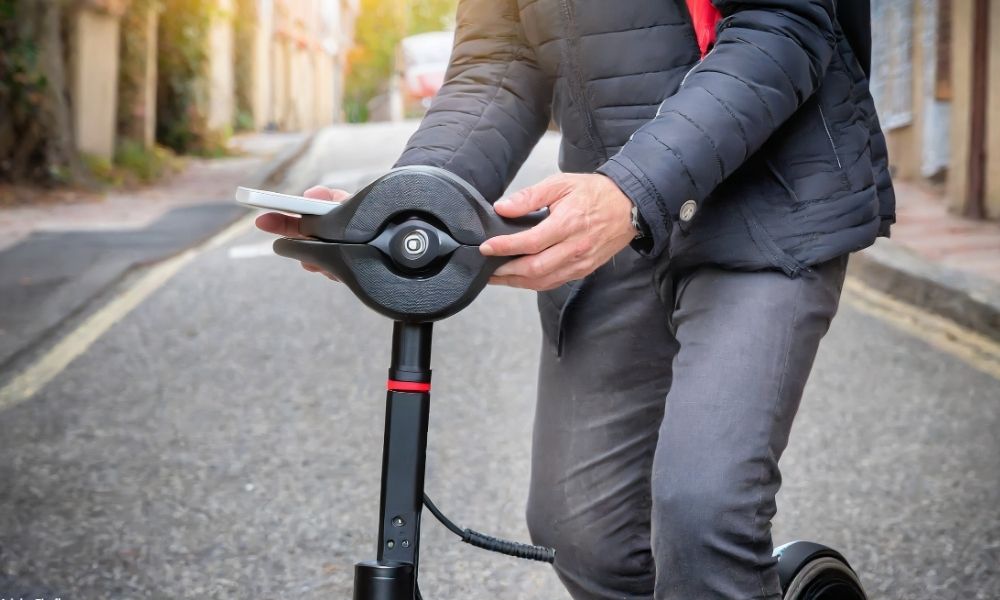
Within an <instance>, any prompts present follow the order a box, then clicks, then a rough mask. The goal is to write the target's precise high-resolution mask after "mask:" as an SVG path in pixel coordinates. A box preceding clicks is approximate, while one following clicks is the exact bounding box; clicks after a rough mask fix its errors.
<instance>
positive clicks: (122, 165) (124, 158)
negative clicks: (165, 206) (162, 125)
mask: <svg viewBox="0 0 1000 600" xmlns="http://www.w3.org/2000/svg"><path fill="white" fill-rule="evenodd" d="M180 165H181V160H180V159H179V158H178V157H177V155H175V154H174V153H173V152H172V151H171V150H170V149H169V148H165V147H163V146H155V145H154V146H153V147H152V148H146V146H145V145H144V144H142V143H141V142H138V141H135V140H125V141H123V142H121V143H120V144H118V148H117V149H116V151H115V167H116V168H117V170H118V171H119V172H122V173H123V179H124V180H125V181H126V182H133V181H134V182H138V183H152V182H154V181H156V180H157V179H160V178H161V177H163V176H164V175H169V174H170V173H173V172H175V171H177V170H178V169H179V168H180Z"/></svg>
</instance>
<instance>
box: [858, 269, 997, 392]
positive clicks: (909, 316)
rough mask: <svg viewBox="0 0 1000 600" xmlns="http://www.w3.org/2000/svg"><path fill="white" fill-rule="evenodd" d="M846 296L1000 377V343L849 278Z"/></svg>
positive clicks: (862, 308) (870, 312)
mask: <svg viewBox="0 0 1000 600" xmlns="http://www.w3.org/2000/svg"><path fill="white" fill-rule="evenodd" d="M844 299H845V300H847V302H848V303H849V304H850V305H851V306H852V307H853V308H856V309H857V310H859V311H861V312H863V313H865V314H868V315H871V316H873V317H876V318H878V319H881V320H883V321H887V322H888V323H889V324H891V325H893V326H895V327H896V328H898V329H901V330H903V331H904V332H906V333H908V334H910V335H912V336H914V337H916V338H919V339H921V340H923V341H925V342H927V343H928V344H930V345H931V346H934V347H935V348H937V349H938V350H941V351H943V352H947V353H948V354H951V355H952V356H955V357H956V358H959V359H961V360H962V361H964V362H966V363H968V364H969V365H972V366H973V367H975V368H977V369H979V370H980V371H982V372H984V373H986V374H988V375H992V376H993V377H995V378H997V379H1000V343H997V342H996V341H994V340H992V339H990V338H987V337H986V336H983V335H980V334H979V333H976V332H975V331H973V330H971V329H967V328H965V327H962V326H961V325H959V324H957V323H955V322H954V321H951V320H948V319H946V318H944V317H940V316H938V315H935V314H931V313H929V312H927V311H925V310H923V309H920V308H917V307H916V306H913V305H911V304H907V303H905V302H902V301H900V300H896V299H895V298H893V297H891V296H889V295H888V294H886V293H884V292H880V291H878V290H876V289H874V288H871V287H868V286H867V285H865V284H864V283H862V282H861V281H859V280H858V279H856V278H853V277H849V278H848V279H847V282H846V283H845V284H844Z"/></svg>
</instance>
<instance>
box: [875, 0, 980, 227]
mask: <svg viewBox="0 0 1000 600" xmlns="http://www.w3.org/2000/svg"><path fill="white" fill-rule="evenodd" d="M872 21H873V28H872V30H873V40H872V41H873V52H872V93H873V95H874V96H875V100H876V105H877V106H878V110H879V116H880V118H881V119H882V124H883V127H884V129H885V130H886V138H887V140H888V144H889V159H890V163H891V166H892V169H893V172H894V176H895V177H896V178H898V179H900V180H905V181H920V182H924V183H927V184H930V185H934V186H936V187H938V188H939V189H940V190H941V192H942V193H943V194H944V195H945V196H946V197H947V201H948V203H949V208H950V209H951V210H952V211H953V212H955V213H958V214H962V215H965V216H969V217H973V218H978V219H1000V0H872ZM900 201H901V202H905V201H906V199H905V198H901V199H900Z"/></svg>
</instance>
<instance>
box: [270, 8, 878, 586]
mask: <svg viewBox="0 0 1000 600" xmlns="http://www.w3.org/2000/svg"><path fill="white" fill-rule="evenodd" d="M706 2H707V0H703V1H702V2H700V3H699V2H698V0H689V1H688V2H682V1H680V0H676V1H664V2H648V1H643V0H622V1H619V2H582V1H574V0H461V1H460V3H459V7H458V14H457V27H456V34H455V46H454V50H453V54H452V56H451V61H450V65H449V68H448V71H447V75H446V82H445V84H444V85H443V87H442V88H441V90H440V92H439V93H438V95H437V97H436V98H435V99H434V101H433V103H432V105H431V107H430V109H429V111H428V113H427V114H426V116H425V117H424V118H423V121H422V123H421V124H420V127H419V129H418V130H417V131H416V133H415V134H414V135H413V136H412V138H411V139H410V140H409V143H408V144H407V146H406V148H405V150H404V152H403V153H402V156H401V157H400V159H399V161H398V163H397V165H433V166H437V167H441V168H444V169H447V170H449V171H451V172H453V173H455V174H457V175H459V176H460V177H462V178H464V179H465V180H467V181H469V182H470V183H472V184H473V185H474V186H475V187H476V188H477V189H478V190H479V191H480V192H482V193H483V194H484V196H486V197H487V198H488V199H491V200H495V199H497V198H499V197H500V196H501V195H502V194H503V193H504V190H505V189H506V187H507V185H508V184H509V183H510V181H511V179H512V178H513V176H514V174H515V173H516V172H517V170H518V168H519V167H520V166H521V164H522V163H523V162H524V160H525V159H526V157H527V156H528V153H529V151H530V150H531V149H532V147H533V146H534V145H535V143H536V142H537V140H538V139H539V138H540V136H541V135H542V134H543V133H544V132H545V130H546V128H547V127H548V125H549V122H550V118H554V120H555V122H556V123H557V124H558V126H559V128H560V130H561V132H562V141H561V149H560V167H561V170H562V171H563V172H562V173H560V174H558V175H555V176H552V177H549V178H548V179H545V180H544V181H542V182H541V183H538V184H536V185H532V186H530V187H527V188H525V189H522V190H520V191H517V192H515V193H513V194H512V195H510V196H509V197H507V198H505V199H502V200H499V201H497V202H496V204H495V210H496V211H497V213H499V214H500V215H502V216H505V217H516V216H518V215H523V214H526V213H528V212H530V211H533V210H536V209H539V208H541V207H548V208H549V211H550V216H549V217H548V218H547V219H546V220H544V221H543V222H542V223H541V224H539V225H537V226H535V227H534V228H532V229H530V230H528V231H525V232H522V233H518V234H515V235H509V236H501V237H497V238H494V239H491V240H489V241H487V242H486V243H485V244H483V245H482V247H481V251H482V252H483V253H484V254H487V255H508V256H518V257H519V258H516V259H515V260H512V261H510V262H508V263H506V264H505V265H504V266H502V267H501V268H499V269H498V270H497V271H496V273H495V275H494V276H493V278H492V282H493V283H495V284H500V285H509V286H514V287H519V288H527V289H532V290H538V291H539V294H538V305H539V311H540V315H541V321H542V325H543V327H542V329H543V334H544V340H543V348H542V353H541V365H540V374H539V385H538V401H537V409H536V415H535V426H534V433H533V448H532V470H531V481H530V493H529V498H528V508H527V518H528V526H529V530H530V532H531V535H532V539H533V541H534V542H535V543H538V544H543V545H547V546H552V547H554V548H555V549H556V550H557V558H556V562H555V568H556V571H557V573H558V575H559V577H560V578H561V580H562V582H563V583H564V584H565V586H566V588H567V589H568V591H569V593H570V595H571V596H572V597H573V598H576V599H591V598H650V597H652V598H657V599H678V600H693V599H699V600H701V599H707V598H732V599H741V600H745V599H748V598H755V599H759V598H766V599H773V598H780V596H781V590H780V586H779V582H778V577H777V573H776V568H775V565H776V559H775V558H773V557H772V541H771V535H770V526H771V520H772V518H773V517H774V515H775V513H776V510H777V509H776V503H775V494H776V493H777V491H778V488H779V485H780V483H781V474H780V471H779V468H778V459H779V458H780V457H781V454H782V451H783V450H784V449H785V447H786V445H787V443H788V439H789V433H790V430H791V426H792V421H793V418H794V416H795V413H796V411H797V409H798V406H799V401H800V398H801V396H802V393H803V388H804V386H805V383H806V379H807V377H808V375H809V372H810V369H811V368H812V364H813V359H814V357H815V355H816V352H817V348H818V345H819V343H820V339H821V338H822V337H823V335H824V334H825V332H826V331H827V328H828V326H829V324H830V321H831V319H832V318H833V317H834V314H835V312H836V311H837V305H838V301H839V297H840V292H841V286H842V283H843V280H844V273H845V268H846V264H847V255H848V254H849V253H850V252H852V251H855V250H858V249H860V248H863V247H865V246H868V245H870V244H871V243H872V242H873V241H874V240H875V239H876V237H877V236H879V235H887V234H888V229H889V225H890V224H891V223H892V222H893V221H894V216H893V215H894V200H893V191H892V185H891V182H890V178H889V171H888V167H887V157H886V145H885V140H884V137H883V135H882V133H881V130H880V126H879V123H878V119H877V117H876V114H875V109H874V105H873V102H872V98H871V95H870V93H869V89H868V69H869V65H868V62H869V60H870V59H869V56H870V44H871V42H870V36H871V34H870V13H869V7H868V4H867V2H866V1H855V2H836V1H835V0H739V1H736V0H713V1H712V3H711V5H710V6H707V7H706V6H705V3H706ZM698 4H700V6H696V5H698ZM706 9H708V11H707V13H706ZM713 13H715V14H713ZM705 14H708V15H709V17H711V18H712V20H711V21H710V25H709V27H708V28H707V29H708V31H709V33H710V35H709V38H710V39H707V40H706V36H705V35H704V29H705V28H704V27H702V28H701V29H698V30H696V28H695V26H694V25H696V24H693V23H692V20H691V16H692V15H696V16H698V17H699V18H704V15H705ZM702 23H703V22H702ZM713 25H714V26H713ZM706 42H707V43H706ZM700 44H701V45H705V46H707V45H711V49H710V50H709V49H708V48H707V47H706V48H705V50H709V51H708V52H707V54H704V56H703V52H702V47H700ZM308 195H310V197H314V198H323V199H329V200H338V199H342V198H344V197H346V193H345V192H342V191H338V190H330V189H326V188H314V189H312V190H310V191H309V193H308ZM258 225H259V227H260V228H262V229H264V230H266V231H270V232H273V233H279V234H284V235H295V234H296V233H297V224H296V221H295V219H293V218H292V217H283V216H280V215H277V214H269V215H264V216H262V217H260V219H259V221H258ZM306 268H308V269H311V270H316V267H315V266H309V265H306Z"/></svg>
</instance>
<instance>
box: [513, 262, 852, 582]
mask: <svg viewBox="0 0 1000 600" xmlns="http://www.w3.org/2000/svg"><path fill="white" fill-rule="evenodd" d="M846 266H847V257H846V256H844V257H840V258H837V259H834V260H831V261H829V262H826V263H823V264H821V265H818V266H816V267H813V268H812V269H811V270H809V271H806V272H804V273H803V274H801V275H800V276H799V277H797V278H795V279H791V278H788V277H786V276H785V275H784V274H782V273H780V272H770V271H758V272H737V271H727V270H723V269H719V268H714V267H700V268H697V269H694V270H692V271H689V272H687V273H683V274H673V273H670V272H669V271H668V272H666V273H665V274H662V276H660V277H658V279H659V281H658V282H654V281H653V279H654V277H653V273H654V265H653V263H651V262H650V261H648V260H647V259H644V258H641V257H639V256H638V255H636V254H635V253H634V252H632V251H631V250H629V249H626V250H625V251H624V252H622V253H621V254H619V255H618V256H616V257H615V259H614V260H613V261H611V262H609V263H608V264H606V265H605V266H603V267H601V268H600V269H599V270H598V271H596V272H595V273H594V274H593V275H591V276H590V277H588V278H587V279H586V280H584V282H583V283H582V287H580V289H578V290H576V292H575V293H573V294H569V296H570V300H569V302H566V297H567V294H566V293H565V292H566V290H562V292H559V291H557V292H555V293H544V294H540V296H539V306H540V312H541V316H542V325H543V330H544V331H545V332H546V335H545V340H544V343H543V349H542V357H541V367H540V374H539V386H538V404H537V408H536V414H535V425H534V432H533V440H532V444H533V447H532V471H531V487H530V494H529V499H528V512H527V517H528V527H529V530H530V532H531V536H532V539H533V541H534V542H535V543H537V544H543V545H547V546H552V547H554V548H555V549H556V551H557V558H556V562H555V569H556V572H557V573H558V575H559V577H560V579H561V580H562V581H563V583H564V584H565V586H566V588H567V589H568V590H569V593H570V595H571V596H572V597H573V598H574V599H576V600H583V599H592V598H595V599H596V598H602V599H603V598H656V599H657V600H668V599H674V600H704V599H709V598H731V599H733V600H736V599H739V600H746V599H749V598H760V599H776V598H780V597H781V590H780V586H779V583H778V577H777V573H776V570H775V565H776V559H774V558H773V557H772V555H771V553H772V542H771V534H770V530H771V519H772V518H773V517H774V515H775V512H776V510H777V509H776V505H775V494H776V493H777V492H778V488H779V486H780V484H781V473H780V471H779V469H778V459H779V458H780V457H781V453H782V451H783V450H784V449H785V447H786V445H787V443H788V436H789V433H790V430H791V426H792V420H793V419H794V417H795V414H796V411H797V410H798V406H799V401H800V399H801V397H802V391H803V388H804V386H805V383H806V379H807V377H808V375H809V371H810V370H811V368H812V364H813V359H814V358H815V356H816V350H817V348H818V346H819V342H820V339H821V338H822V337H823V335H824V334H825V333H826V331H827V328H828V327H829V324H830V321H831V319H832V318H833V316H834V314H835V313H836V311H837V306H838V303H839V299H840V292H841V287H842V285H843V280H844V274H845V269H846Z"/></svg>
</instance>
